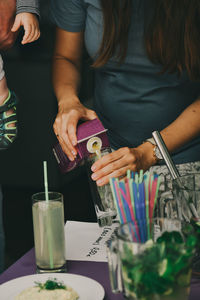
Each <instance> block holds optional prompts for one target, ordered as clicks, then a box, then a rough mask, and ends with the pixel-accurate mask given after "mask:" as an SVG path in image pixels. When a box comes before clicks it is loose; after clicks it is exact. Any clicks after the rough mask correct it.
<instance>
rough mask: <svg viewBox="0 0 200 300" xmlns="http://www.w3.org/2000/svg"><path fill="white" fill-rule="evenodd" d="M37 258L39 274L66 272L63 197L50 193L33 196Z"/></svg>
mask: <svg viewBox="0 0 200 300" xmlns="http://www.w3.org/2000/svg"><path fill="white" fill-rule="evenodd" d="M32 212H33V229H34V241H35V256H36V265H37V272H38V273H45V272H64V271H65V270H66V261H65V236H64V209H63V196H62V194H60V193H57V192H48V201H46V195H45V193H37V194H34V195H33V196H32Z"/></svg>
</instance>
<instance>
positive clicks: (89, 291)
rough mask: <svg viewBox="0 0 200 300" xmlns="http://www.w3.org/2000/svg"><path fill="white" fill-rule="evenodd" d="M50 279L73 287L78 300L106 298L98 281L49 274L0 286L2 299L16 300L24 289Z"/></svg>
mask: <svg viewBox="0 0 200 300" xmlns="http://www.w3.org/2000/svg"><path fill="white" fill-rule="evenodd" d="M49 278H57V279H58V281H62V282H64V284H66V285H68V286H70V287H72V288H73V289H74V290H75V291H76V292H77V293H78V295H79V299H78V300H94V299H95V300H103V298H104V295H105V291H104V288H103V287H102V285H101V284H100V283H98V282H97V281H96V280H93V279H91V278H89V277H85V276H81V275H75V274H67V273H66V274H64V273H60V274H59V273H51V274H50V273H48V274H35V275H29V276H23V277H19V278H16V279H13V280H10V281H8V282H5V283H4V284H2V285H0V299H1V300H14V299H15V297H16V296H17V295H18V294H19V293H20V292H22V291H23V290H24V289H26V288H28V287H32V286H34V285H35V281H40V282H45V281H46V280H47V279H49Z"/></svg>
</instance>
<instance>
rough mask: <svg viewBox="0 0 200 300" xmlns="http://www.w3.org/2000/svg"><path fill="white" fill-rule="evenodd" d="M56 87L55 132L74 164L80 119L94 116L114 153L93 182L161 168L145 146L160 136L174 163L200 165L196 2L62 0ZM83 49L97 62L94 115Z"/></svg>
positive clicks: (54, 8) (57, 14) (199, 11)
mask: <svg viewBox="0 0 200 300" xmlns="http://www.w3.org/2000/svg"><path fill="white" fill-rule="evenodd" d="M51 15H52V19H53V21H54V23H55V24H56V26H57V38H56V46H55V54H54V71H53V81H54V89H55V93H56V97H57V99H58V109H59V110H58V115H57V117H56V120H55V123H54V131H55V133H56V135H58V140H59V142H60V144H61V146H62V148H63V150H64V151H65V153H66V154H67V155H68V157H69V158H70V159H71V160H73V159H74V157H75V156H76V153H77V152H76V147H75V146H76V143H77V139H76V126H77V122H78V120H79V119H84V120H90V119H93V118H95V116H96V115H98V117H99V118H100V120H101V121H102V123H103V125H104V126H105V127H106V128H107V129H108V136H109V139H110V143H111V146H112V148H113V149H115V150H116V151H114V152H113V153H111V154H109V155H107V156H104V157H103V158H101V159H100V160H99V161H97V162H96V163H95V164H94V165H93V167H92V171H93V172H94V173H93V175H92V178H93V179H94V180H95V181H96V182H97V184H98V185H104V184H105V183H107V182H108V179H109V177H113V176H121V175H124V174H125V173H126V171H127V169H131V170H133V171H136V170H139V169H144V170H146V169H148V168H149V167H151V166H153V165H155V164H157V163H158V158H157V157H156V155H155V153H154V148H155V146H154V145H153V144H151V143H150V142H144V141H145V140H147V139H148V138H150V137H151V133H152V131H154V130H159V131H160V132H161V134H162V137H163V139H164V141H165V143H166V145H167V147H168V149H169V151H170V152H171V153H172V155H173V159H174V161H175V163H176V164H185V163H194V162H199V161H200V118H199V115H200V98H199V97H200V82H199V80H200V56H199V53H200V43H199V40H200V29H199V22H200V7H199V3H198V1H191V0H185V1H184V2H182V1H158V0H155V1H153V0H152V1H150V0H135V1H132V0H124V1H121V0H109V1H108V0H57V1H52V5H51ZM83 43H85V46H86V49H87V51H88V53H89V55H90V56H91V58H92V59H93V67H94V72H95V85H94V109H95V111H92V110H89V109H87V108H86V107H84V106H83V105H82V104H81V103H80V101H79V98H78V88H79V83H80V67H81V53H82V47H83Z"/></svg>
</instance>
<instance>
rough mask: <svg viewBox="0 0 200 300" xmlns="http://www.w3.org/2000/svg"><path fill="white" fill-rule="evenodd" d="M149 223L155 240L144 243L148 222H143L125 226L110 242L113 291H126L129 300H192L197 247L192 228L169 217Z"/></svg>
mask: <svg viewBox="0 0 200 300" xmlns="http://www.w3.org/2000/svg"><path fill="white" fill-rule="evenodd" d="M148 224H149V226H150V237H151V238H150V239H148V238H147V239H146V241H145V240H144V241H143V242H141V240H142V238H141V237H142V232H143V233H144V232H145V231H146V232H147V230H146V229H145V227H146V225H147V223H146V221H142V220H139V221H137V222H129V223H126V224H123V225H121V226H120V227H119V228H118V229H117V230H116V232H115V237H114V239H113V240H111V241H110V242H109V245H108V265H109V275H110V281H111V287H112V291H113V292H114V293H117V292H121V291H123V293H124V296H125V297H126V298H127V299H129V300H136V299H137V300H143V299H145V300H186V299H188V294H189V287H190V279H191V264H192V258H193V255H194V252H195V245H196V237H195V236H194V235H192V231H191V230H192V226H191V225H190V224H183V223H181V221H180V220H175V219H166V218H155V219H151V220H149V223H148ZM183 226H186V227H187V230H186V229H183ZM188 226H189V227H190V229H191V230H188ZM183 232H184V234H183Z"/></svg>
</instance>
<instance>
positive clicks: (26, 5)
mask: <svg viewBox="0 0 200 300" xmlns="http://www.w3.org/2000/svg"><path fill="white" fill-rule="evenodd" d="M22 12H29V13H33V14H36V15H38V16H39V15H40V5H39V0H17V9H16V14H19V13H22Z"/></svg>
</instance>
